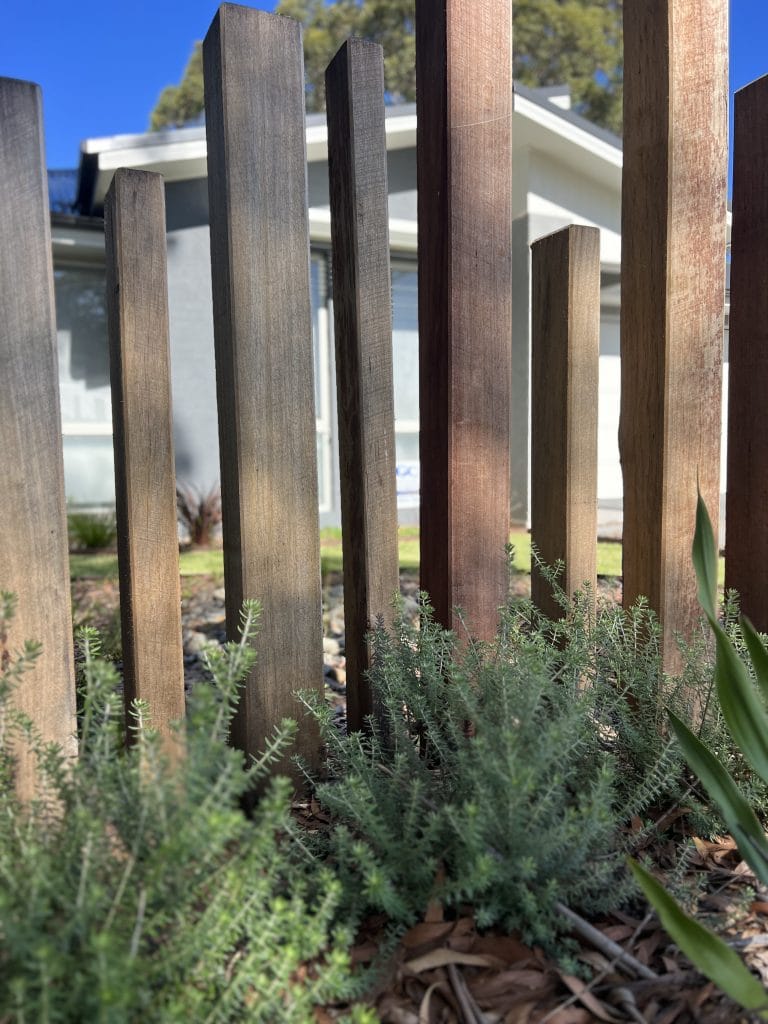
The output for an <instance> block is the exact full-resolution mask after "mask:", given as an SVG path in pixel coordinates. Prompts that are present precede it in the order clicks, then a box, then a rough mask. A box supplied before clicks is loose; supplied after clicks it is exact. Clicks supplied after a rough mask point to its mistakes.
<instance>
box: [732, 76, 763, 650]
mask: <svg viewBox="0 0 768 1024" xmlns="http://www.w3.org/2000/svg"><path fill="white" fill-rule="evenodd" d="M728 354H729V370H728V484H727V494H726V504H725V524H726V543H725V586H726V588H727V589H730V588H733V589H734V590H738V592H739V595H740V597H741V610H742V612H743V613H744V614H745V615H746V616H748V618H749V619H751V621H752V623H753V624H754V626H755V627H756V628H757V629H759V630H760V632H762V633H765V632H768V521H766V511H767V510H768V420H767V419H766V410H767V409H768V76H764V77H763V78H760V79H758V80H757V81H756V82H753V83H752V84H751V85H748V86H747V87H746V88H744V89H741V90H740V91H739V92H737V93H736V96H735V98H734V152H733V227H732V229H731V311H730V321H729V332H728Z"/></svg>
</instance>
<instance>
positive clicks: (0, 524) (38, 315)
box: [0, 78, 76, 799]
mask: <svg viewBox="0 0 768 1024" xmlns="http://www.w3.org/2000/svg"><path fill="white" fill-rule="evenodd" d="M0 125H1V126H2V128H1V129H0V246H2V254H1V255H0V452H2V456H3V470H2V484H1V485H0V590H7V591H13V592H14V593H15V594H16V596H17V598H18V607H17V612H16V616H15V618H14V619H13V622H12V624H11V626H10V629H9V630H8V633H7V636H6V637H4V638H0V658H2V659H3V660H5V659H6V657H10V656H11V654H15V653H16V652H18V651H19V650H20V649H21V648H22V646H23V644H24V642H25V641H26V640H35V641H38V642H40V643H42V645H43V650H42V654H41V656H40V658H39V660H38V661H37V664H36V666H35V668H34V670H33V671H30V672H28V673H27V674H26V675H25V676H24V677H23V678H22V680H21V682H20V684H19V686H18V688H17V690H16V691H15V695H14V701H15V703H16V706H17V707H18V708H19V709H20V710H21V711H23V712H24V713H25V714H27V715H28V716H29V717H30V718H31V719H32V721H33V722H34V724H35V727H36V728H37V730H38V731H39V733H40V735H41V736H42V737H43V739H44V740H46V741H50V742H55V743H59V744H60V745H61V746H62V748H63V749H64V751H65V752H66V753H68V754H72V755H74V754H75V753H76V740H75V735H76V729H75V680H74V660H73V653H72V614H71V607H70V591H69V559H68V555H67V519H66V503H65V500H64V463H63V457H62V441H61V412H60V406H59V372H58V370H59V367H58V354H57V346H56V322H55V312H54V292H53V268H52V264H51V232H50V220H49V212H48V181H47V177H46V173H45V157H44V152H43V130H42V103H41V95H40V89H39V88H38V86H36V85H33V84H32V83H31V82H19V81H15V80H13V79H7V78H3V79H0ZM18 757H19V766H18V775H17V785H18V791H19V793H20V795H21V796H22V798H24V799H29V798H30V797H31V796H32V795H33V794H34V792H35V785H36V778H35V762H34V758H33V757H32V755H31V754H30V753H29V751H28V750H26V749H25V748H24V747H20V748H19V749H18Z"/></svg>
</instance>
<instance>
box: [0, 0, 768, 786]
mask: <svg viewBox="0 0 768 1024" xmlns="http://www.w3.org/2000/svg"><path fill="white" fill-rule="evenodd" d="M511 8H512V0H475V2H474V3H473V4H471V5H469V4H466V3H465V2H464V0H418V3H417V23H416V51H417V83H418V135H417V151H418V193H419V198H418V218H419V225H418V226H419V337H420V366H421V370H420V403H421V467H422V468H421V473H422V501H421V551H422V555H421V559H422V560H421V577H422V584H423V586H424V587H425V588H426V589H427V590H429V591H430V593H431V596H432V599H433V602H434V605H435V608H436V609H437V614H438V616H439V618H440V620H441V621H442V622H444V623H445V624H446V625H453V624H454V618H453V615H454V613H453V609H454V606H455V605H460V606H461V607H462V608H463V610H464V613H465V617H466V620H467V621H468V623H469V626H470V628H471V630H472V632H473V633H474V634H475V635H478V636H481V637H488V636H490V635H492V634H493V632H494V631H495V627H496V615H497V608H498V606H499V605H501V604H502V603H503V601H504V599H505V595H506V575H505V565H504V551H503V549H504V544H505V542H506V540H507V536H508V528H509V432H510V391H511V387H510V384H511V380H510V375H511V362H510V357H511V330H512V327H511V324H512V319H511V308H510V305H511V295H512V279H511V274H512V264H511V229H512V205H511V202H512V174H513V168H512V162H511V153H512V148H511V128H512V49H511V15H512V9H511ZM726 14H727V0H696V3H693V2H692V0H658V2H656V3H653V4H648V3H647V0H625V5H624V21H625V84H624V90H625V127H624V171H623V174H624V192H623V195H624V198H623V211H622V242H623V264H622V324H621V328H622V412H621V427H620V447H621V458H622V464H623V471H624V481H625V492H624V592H625V599H626V600H627V601H630V602H631V601H633V600H634V599H635V598H636V597H637V596H638V595H640V594H645V595H647V596H648V597H649V599H650V601H651V604H652V606H653V607H654V608H655V609H656V610H657V611H658V612H659V613H660V615H661V617H662V620H663V623H664V629H665V656H666V662H667V665H668V666H669V667H674V660H675V659H674V644H673V641H672V638H673V635H674V633H675V632H677V631H680V632H682V633H683V634H685V633H688V632H690V630H691V629H692V628H693V626H694V624H695V621H696V619H697V616H698V609H697V604H696V596H695V586H694V580H693V575H692V571H691V566H690V556H689V551H690V542H691V537H692V534H693V516H694V507H695V499H696V484H697V480H698V482H699V484H700V486H701V489H702V492H703V494H704V497H705V499H706V501H707V504H708V506H709V508H710V511H711V512H712V514H713V515H716V513H717V508H718V480H719V466H720V459H719V432H720V393H721V370H722V339H723V333H722V332H723V310H724V271H725V227H726V163H727V157H726V110H727V91H726V90H727V84H726V83H727V76H726V59H727V58H726V42H727V34H726ZM203 53H204V66H205V81H206V130H207V139H208V168H209V173H208V185H209V199H210V218H211V263H212V277H213V296H214V325H215V350H216V367H217V398H218V408H219V428H220V445H221V478H222V504H223V515H224V523H223V529H224V566H225V582H226V601H227V629H228V632H229V634H230V635H234V634H235V633H236V630H237V625H238V615H239V609H240V605H241V602H242V600H243V599H244V598H246V597H258V598H259V599H260V600H261V602H262V604H263V608H264V612H263V629H262V635H261V639H260V644H259V661H258V665H257V667H256V669H255V670H254V673H253V676H252V677H251V678H250V679H249V680H248V683H247V686H246V689H245V696H244V699H243V702H242V707H241V710H240V712H239V715H238V718H237V721H236V724H235V730H234V737H233V738H234V741H235V742H236V743H237V744H239V745H240V746H241V747H242V748H243V749H245V750H248V751H254V750H256V749H257V748H258V747H259V746H260V745H261V744H262V742H263V740H264V737H265V736H266V735H267V734H269V733H270V732H271V730H272V728H273V726H274V725H275V724H276V723H277V722H278V721H279V720H280V719H281V718H282V717H284V716H286V715H289V716H294V717H297V716H298V717H300V720H301V721H302V726H301V729H300V734H299V751H300V753H302V754H303V755H304V757H305V758H307V760H308V761H310V763H311V762H313V761H316V759H317V757H318V739H317V734H316V732H315V731H314V730H313V728H312V727H310V726H307V725H306V719H304V718H303V717H302V716H301V715H300V710H299V708H298V706H297V703H296V700H295V697H294V693H295V691H296V690H297V689H319V688H320V687H321V685H322V684H321V680H322V674H321V666H320V651H321V614H320V559H319V546H318V512H317V479H316V464H315V435H314V421H313V385H312V365H313V360H312V333H311V319H310V291H309V276H308V246H309V232H308V213H307V206H306V196H307V179H306V174H307V166H306V152H305V121H304V83H303V62H302V42H301V30H300V27H299V25H298V24H296V23H294V22H292V21H290V20H288V19H284V18H280V17H277V16H275V15H269V14H265V13H263V12H260V11H256V10H250V9H247V8H244V7H238V6H234V5H229V4H225V5H224V6H222V7H221V8H220V10H219V12H218V14H217V15H216V18H215V20H214V22H213V24H212V26H211V29H210V31H209V33H208V36H207V38H206V40H205V45H204V48H203ZM327 91H328V128H329V135H328V147H329V169H330V193H331V208H332V239H333V270H334V309H335V336H336V346H337V359H336V362H337V367H338V381H337V384H338V408H339V412H340V427H339V434H340V446H341V451H340V464H341V490H342V516H343V537H344V571H345V579H344V592H345V604H346V621H347V654H348V659H349V672H348V701H349V705H348V707H349V716H348V717H349V725H350V727H351V728H359V727H361V725H362V724H363V718H364V716H365V715H366V714H368V713H370V712H371V710H372V703H371V698H370V693H369V691H368V688H367V686H366V683H365V680H364V673H365V670H366V667H367V665H368V659H369V650H368V647H367V645H366V637H365V634H366V631H367V629H368V626H369V623H370V622H371V620H372V619H373V618H374V617H376V616H378V615H384V616H385V617H386V616H387V614H388V612H389V601H390V598H391V595H392V593H393V591H394V590H395V589H396V586H397V511H396V504H395V444H394V423H393V397H392V351H391V311H390V290H389V289H390V283H389V246H388V227H387V183H386V152H385V139H384V127H383V126H384V86H383V65H382V53H381V50H380V48H379V47H377V46H375V45H372V44H368V43H362V42H358V41H350V42H349V43H347V44H346V45H345V46H344V47H343V48H342V49H341V51H340V52H339V54H338V55H337V56H336V58H335V59H334V61H333V62H332V64H331V66H330V67H329V69H328V74H327ZM0 115H1V116H2V134H0V247H2V248H1V251H0V313H1V314H2V315H0V451H2V456H3V483H2V486H0V586H2V587H3V589H9V590H13V591H15V592H16V593H17V595H18V598H19V615H18V617H17V618H16V620H15V622H14V625H13V628H12V631H11V633H10V636H9V637H8V638H7V647H8V648H9V649H13V648H18V647H19V646H20V645H21V642H22V640H23V639H25V638H28V637H30V638H36V639H39V640H41V641H43V643H44V649H45V655H44V657H43V659H42V661H41V662H40V665H39V667H38V668H37V670H36V672H35V674H34V676H30V677H28V678H27V679H26V680H25V681H24V684H23V686H22V687H21V689H20V691H19V693H18V696H17V700H18V701H19V703H20V705H21V706H22V707H23V708H24V709H25V710H26V711H27V712H28V713H29V714H30V715H31V717H32V718H33V720H34V721H35V722H36V724H37V725H38V727H39V728H40V730H41V731H42V733H43V735H44V736H45V737H46V738H47V739H51V740H57V741H59V742H61V743H63V744H64V745H65V746H68V747H69V748H70V749H72V745H73V743H74V740H73V737H74V735H75V722H74V714H75V701H74V689H73V674H74V673H73V665H72V644H71V628H70V626H71V622H70V608H69V577H68V565H67V532H66V515H65V503H64V486H63V471H62V442H61V432H60V422H59V408H58V385H57V359H56V333H55V322H54V300H53V287H52V271H51V246H50V231H49V223H48V207H47V192H46V177H45V171H44V161H43V145H42V133H41V115H40V95H39V90H38V89H37V87H35V86H34V85H31V84H28V83H21V82H16V81H10V80H2V81H0ZM737 118H739V119H740V120H739V121H737V126H736V175H735V185H734V204H733V205H734V230H733V262H732V296H733V309H732V314H731V337H730V358H731V404H730V424H729V429H730V433H731V437H732V438H733V439H734V443H733V444H732V445H731V447H730V456H729V498H728V520H729V525H731V526H732V527H733V526H734V524H737V525H736V526H735V528H734V529H732V531H730V536H731V538H732V539H731V540H729V547H728V554H729V558H728V563H727V564H728V574H729V575H728V580H729V585H731V586H734V587H736V588H738V589H739V590H740V591H741V592H742V594H743V595H744V603H745V610H746V611H747V612H749V613H750V614H751V615H752V616H753V617H754V619H755V620H756V622H757V624H758V626H760V627H761V628H763V629H768V579H767V578H766V574H767V573H768V531H766V529H765V526H764V525H763V524H764V516H765V509H766V507H767V506H766V500H765V499H766V490H768V444H766V440H765V436H764V435H765V429H766V428H765V424H764V417H762V416H761V414H762V411H763V409H764V408H765V391H766V389H767V388H768V383H767V382H768V374H766V372H765V369H766V360H768V356H767V355H766V351H768V349H767V348H766V342H767V341H768V339H766V338H764V337H763V335H764V334H765V332H766V331H768V327H766V324H767V323H768V315H766V310H765V309H764V308H763V306H764V305H765V303H766V301H768V300H767V299H766V294H768V292H767V290H766V287H765V282H764V275H765V273H766V269H765V268H766V266H767V264H766V259H767V258H768V252H765V251H764V250H765V247H766V238H768V230H766V228H767V227H768V225H766V223H765V222H766V218H768V201H766V195H768V188H767V187H766V186H767V184H768V183H766V182H765V181H764V177H765V175H766V174H767V173H768V172H767V171H766V167H767V166H768V163H767V161H766V159H765V158H764V157H765V152H766V149H768V86H767V85H766V82H765V80H763V81H762V82H758V83H756V84H755V85H753V86H750V87H749V88H748V89H747V90H745V91H744V92H743V93H742V94H741V95H740V96H739V98H738V100H737ZM106 234H107V266H108V271H107V280H108V309H109V346H110V353H111V367H112V389H113V410H114V436H115V459H116V462H115V476H116V481H117V515H118V528H119V561H120V585H121V605H122V625H123V649H124V659H125V672H126V696H127V697H128V698H130V697H132V696H139V697H142V698H144V699H146V700H148V701H149V702H150V705H151V707H152V709H153V712H154V721H155V724H156V725H158V726H159V727H160V728H161V729H165V728H167V724H168V722H169V721H170V720H172V719H174V718H177V717H179V716H180V715H181V714H182V711H183V682H182V663H181V639H180V617H179V587H178V548H177V543H176V532H175V531H176V527H175V520H174V514H173V496H174V472H173V444H172V436H171V408H170V397H169V384H168V381H169V354H168V328H167V286H166V277H165V273H166V271H165V235H164V210H163V190H162V182H161V180H160V179H159V178H158V176H155V175H151V174H147V173H144V172H139V171H130V170H123V171H118V172H117V174H116V175H115V179H114V182H113V184H112V187H111V189H110V193H109V197H108V201H107V206H106ZM533 273H534V278H533V347H534V351H533V396H532V406H533V411H532V445H533V470H532V478H533V486H532V506H533V507H532V514H533V526H532V529H533V537H534V540H535V542H536V543H537V545H538V546H539V548H540V550H541V552H542V554H543V556H544V558H545V559H546V560H548V561H550V562H551V561H553V560H555V559H557V558H564V559H565V560H566V561H567V564H568V575H567V577H566V586H567V588H568V589H569V590H571V589H573V588H575V587H577V586H580V585H581V584H582V583H583V582H584V580H587V581H591V582H593V583H594V577H595V513H596V409H597V397H598V388H597V367H598V338H599V313H600V310H599V237H598V233H597V231H596V230H595V229H590V228H585V227H577V228H570V229H566V230H565V231H563V232H560V233H558V234H557V235H555V236H553V237H551V238H548V239H545V240H542V241H541V242H539V243H537V244H536V245H535V246H534V255H533ZM534 588H535V590H534V593H535V595H536V599H537V600H538V601H539V602H540V604H542V605H543V606H545V607H546V606H548V604H547V602H548V595H547V593H546V585H545V583H544V581H542V580H540V579H535V580H534ZM20 787H21V790H22V792H24V793H30V792H32V790H33V788H34V765H32V764H31V763H29V760H28V759H26V760H25V759H24V755H23V752H22V763H21V773H20Z"/></svg>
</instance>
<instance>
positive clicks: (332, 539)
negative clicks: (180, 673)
mask: <svg viewBox="0 0 768 1024" xmlns="http://www.w3.org/2000/svg"><path fill="white" fill-rule="evenodd" d="M399 532H400V569H401V571H402V572H408V573H417V572H418V569H419V528H418V527H417V526H401V527H400V531H399ZM510 541H511V542H512V544H513V545H514V549H515V556H514V565H515V568H516V569H517V570H518V572H530V571H531V535H530V534H529V533H528V532H527V531H524V530H519V531H515V532H514V533H512V534H511V535H510ZM320 557H321V563H322V571H323V573H324V574H325V573H329V572H341V567H342V563H341V530H339V529H337V528H327V529H324V530H321V531H320ZM69 565H70V575H71V577H72V579H87V578H90V579H94V578H95V579H105V578H109V577H117V555H114V554H99V553H97V554H77V555H70V556H69ZM179 567H180V569H181V575H182V576H199V575H204V576H222V575H223V573H224V564H223V556H222V553H221V551H220V550H216V549H214V550H211V551H184V552H182V554H181V555H180V557H179ZM597 572H598V574H599V575H600V576H621V544H619V543H618V542H613V541H600V542H599V543H598V545H597ZM719 577H720V584H721V585H722V583H723V577H724V563H723V559H722V558H721V559H720V573H719Z"/></svg>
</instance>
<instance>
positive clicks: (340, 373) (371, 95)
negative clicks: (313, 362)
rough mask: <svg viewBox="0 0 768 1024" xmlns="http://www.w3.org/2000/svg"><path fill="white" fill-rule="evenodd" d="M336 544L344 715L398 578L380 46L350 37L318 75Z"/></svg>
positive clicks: (358, 705) (357, 697) (368, 706)
mask: <svg viewBox="0 0 768 1024" xmlns="http://www.w3.org/2000/svg"><path fill="white" fill-rule="evenodd" d="M325 95H326V103H327V108H328V171H329V180H330V195H331V240H332V251H333V310H334V324H335V338H336V381H337V405H338V411H339V464H340V471H341V525H342V545H343V553H344V618H345V627H346V629H345V636H346V646H345V653H346V657H347V727H348V728H349V729H360V728H362V726H363V724H364V719H365V717H366V716H367V715H370V714H372V713H373V712H374V707H373V701H372V696H371V692H370V685H369V684H368V682H367V681H366V679H365V678H364V675H365V673H366V672H367V671H368V669H369V668H370V663H371V654H370V645H369V644H368V642H367V638H366V636H367V633H368V631H369V630H370V629H371V627H372V626H373V625H375V623H376V620H377V619H379V618H381V619H383V620H384V622H385V624H386V625H388V626H389V625H391V623H392V601H393V598H394V596H395V594H396V593H397V592H398V588H399V562H398V543H397V484H396V476H395V412H394V397H393V383H392V299H391V285H390V269H389V224H388V211H387V149H386V139H385V134H384V53H383V50H382V48H381V47H380V46H378V45H377V44H375V43H367V42H363V41H362V40H359V39H352V40H349V41H348V42H346V43H345V44H344V45H343V46H342V48H341V49H340V50H339V52H338V53H337V54H336V56H335V58H334V59H333V61H332V63H331V64H330V65H329V67H328V70H327V72H326V76H325Z"/></svg>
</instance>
